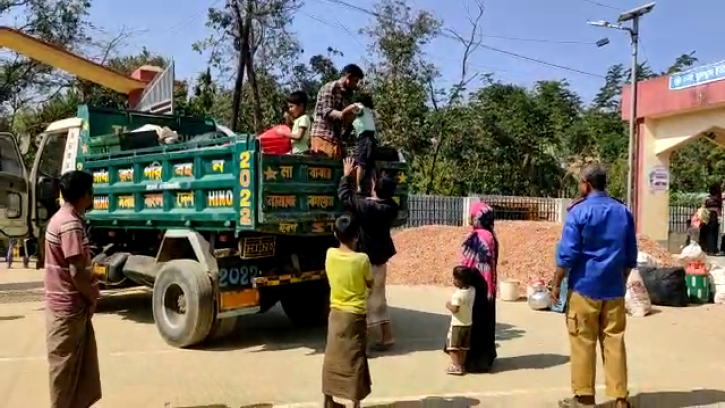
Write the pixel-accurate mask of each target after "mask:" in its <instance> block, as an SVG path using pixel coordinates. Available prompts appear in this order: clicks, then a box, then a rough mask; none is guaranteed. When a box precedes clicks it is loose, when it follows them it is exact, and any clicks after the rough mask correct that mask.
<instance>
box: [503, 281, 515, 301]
mask: <svg viewBox="0 0 725 408" xmlns="http://www.w3.org/2000/svg"><path fill="white" fill-rule="evenodd" d="M498 290H499V293H500V294H501V300H504V301H506V302H515V301H517V300H519V282H518V281H515V280H504V281H501V283H499V285H498Z"/></svg>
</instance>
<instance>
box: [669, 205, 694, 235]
mask: <svg viewBox="0 0 725 408" xmlns="http://www.w3.org/2000/svg"><path fill="white" fill-rule="evenodd" d="M698 208H699V206H697V205H690V206H688V205H671V206H670V232H687V225H688V224H689V222H690V218H692V214H694V213H695V211H697V209H698Z"/></svg>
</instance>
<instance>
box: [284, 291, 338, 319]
mask: <svg viewBox="0 0 725 408" xmlns="http://www.w3.org/2000/svg"><path fill="white" fill-rule="evenodd" d="M280 302H281V303H282V310H284V313H285V314H286V315H287V318H289V319H290V321H292V323H294V324H295V325H298V326H322V325H325V324H326V323H327V315H328V314H329V313H330V286H329V285H328V284H327V280H321V281H317V282H306V283H298V284H294V285H290V286H289V287H287V288H285V291H284V293H282V298H281V299H280Z"/></svg>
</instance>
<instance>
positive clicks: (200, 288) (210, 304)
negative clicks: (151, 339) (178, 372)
mask: <svg viewBox="0 0 725 408" xmlns="http://www.w3.org/2000/svg"><path fill="white" fill-rule="evenodd" d="M153 312H154V320H155V321H156V328H157V329H158V330H159V333H160V334H161V337H163V339H164V340H165V341H166V342H167V343H168V344H170V345H172V346H175V347H189V346H192V345H194V344H197V343H199V342H201V341H202V340H204V339H205V338H206V336H207V335H208V334H209V332H210V330H211V328H212V325H213V324H214V291H213V287H212V282H211V279H210V278H209V275H208V274H207V272H206V271H205V270H204V268H203V267H202V266H201V264H199V262H196V261H192V260H188V259H177V260H174V261H169V262H166V263H165V264H164V265H163V266H162V267H161V271H159V274H158V277H157V278H156V282H154V295H153Z"/></svg>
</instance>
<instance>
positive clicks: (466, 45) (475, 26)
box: [426, 0, 486, 194]
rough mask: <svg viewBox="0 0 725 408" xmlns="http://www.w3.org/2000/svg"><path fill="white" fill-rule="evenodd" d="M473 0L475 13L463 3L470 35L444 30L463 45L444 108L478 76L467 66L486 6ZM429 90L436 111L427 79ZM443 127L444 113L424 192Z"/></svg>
mask: <svg viewBox="0 0 725 408" xmlns="http://www.w3.org/2000/svg"><path fill="white" fill-rule="evenodd" d="M473 2H474V4H475V7H476V11H475V13H471V10H470V7H469V4H470V3H464V7H465V8H466V12H467V16H468V22H469V23H470V24H471V33H470V35H468V36H466V37H464V36H462V35H461V34H459V33H457V32H456V31H454V30H450V29H449V30H446V31H447V32H448V33H449V34H450V35H452V36H453V37H455V38H457V39H458V41H459V42H460V43H461V45H463V54H462V55H461V66H460V73H461V76H460V78H459V81H458V83H457V84H456V85H454V86H453V88H452V89H451V91H450V92H449V94H448V101H447V103H446V105H445V107H444V109H450V108H451V107H452V106H453V105H454V104H455V103H456V102H457V101H459V100H460V99H461V97H462V93H463V91H464V90H465V89H466V87H467V86H468V84H470V83H471V82H472V81H473V80H474V79H476V77H477V76H478V74H474V75H468V66H469V60H470V58H471V55H473V53H474V52H475V51H476V50H477V49H478V48H479V47H480V46H481V43H482V42H483V37H482V35H481V19H483V14H484V12H485V10H486V8H485V6H484V4H483V0H473ZM429 91H430V93H431V102H432V104H433V109H434V110H435V111H436V112H439V111H440V109H439V107H438V104H437V101H436V97H435V89H434V87H433V83H432V81H429ZM445 127H446V116H445V114H444V115H443V117H442V118H441V121H440V123H439V126H438V132H437V133H438V137H437V140H436V144H435V149H434V151H433V159H432V161H431V164H430V171H429V172H428V184H427V186H426V194H430V191H431V189H432V188H433V181H434V179H435V166H436V162H437V160H438V155H439V153H440V150H441V147H442V146H443V143H444V141H445V136H446V131H445Z"/></svg>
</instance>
